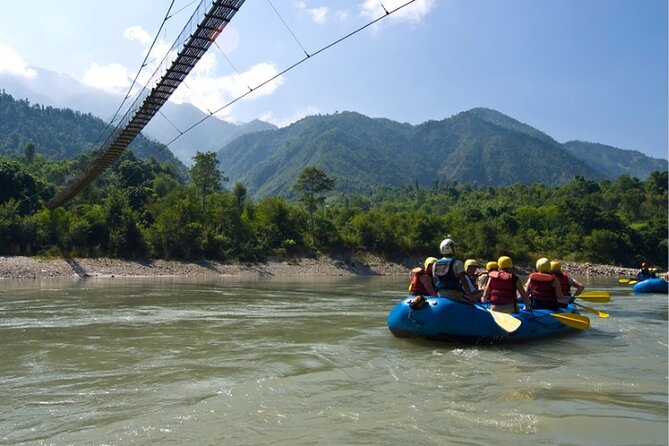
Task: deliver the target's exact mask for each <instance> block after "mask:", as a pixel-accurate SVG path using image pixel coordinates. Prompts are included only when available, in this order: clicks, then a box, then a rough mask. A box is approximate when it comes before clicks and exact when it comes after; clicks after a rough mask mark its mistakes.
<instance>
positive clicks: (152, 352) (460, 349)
mask: <svg viewBox="0 0 669 446" xmlns="http://www.w3.org/2000/svg"><path fill="white" fill-rule="evenodd" d="M588 285H589V287H590V288H591V289H592V288H593V287H595V288H596V289H607V290H609V291H610V292H611V293H612V294H613V298H612V301H611V303H609V304H594V303H589V304H588V305H589V306H594V307H596V308H601V309H602V310H605V311H606V312H608V313H609V314H610V315H611V317H610V318H608V319H599V318H596V316H595V315H590V316H591V318H592V326H593V329H592V330H589V331H587V332H584V333H581V334H579V335H577V336H570V337H567V338H559V339H552V340H547V341H545V342H534V343H529V344H524V345H514V346H476V347H472V346H462V345H458V344H450V343H437V342H431V341H426V340H417V339H412V340H407V339H398V338H394V337H393V336H392V335H391V334H390V332H389V331H388V329H387V328H386V325H385V318H386V316H387V314H388V311H389V310H390V308H391V307H392V306H393V305H395V303H396V302H397V301H398V300H399V299H400V297H401V293H402V292H403V290H404V289H405V287H406V283H405V281H404V280H399V279H396V278H383V277H376V278H352V279H350V278H346V279H332V280H323V279H322V278H317V279H314V280H304V281H300V282H294V281H289V280H266V279H263V280H262V281H259V280H258V281H239V280H234V279H231V278H222V279H220V280H211V281H207V282H202V281H198V280H184V279H175V278H169V279H110V280H99V279H95V280H84V281H59V282H58V281H56V282H4V283H2V284H0V287H1V288H0V289H2V298H1V299H0V331H1V336H2V343H0V357H2V361H0V403H1V404H2V407H3V412H2V413H3V416H2V417H0V444H54V445H66V444H68V445H69V444H76V445H89V444H119V445H121V444H142V445H146V444H160V445H164V444H174V445H183V444H185V443H188V442H192V443H193V444H217V445H220V444H229V445H240V444H245V445H265V444H279V445H298V444H305V445H307V444H309V445H311V444H378V445H387V444H409V443H410V444H418V445H443V444H467V445H490V444H496V445H507V444H508V445H512V444H513V445H517V444H530V443H536V444H551V445H554V444H559V445H562V444H564V445H600V444H601V445H638V444H648V445H663V444H667V410H668V405H667V375H668V371H667V307H668V305H667V297H666V296H661V295H645V296H643V297H642V298H640V297H633V296H632V295H631V292H630V291H629V289H628V288H624V287H620V286H618V285H617V284H614V283H612V281H605V280H601V281H599V282H592V283H589V284H588Z"/></svg>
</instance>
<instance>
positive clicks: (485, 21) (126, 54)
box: [0, 0, 669, 159]
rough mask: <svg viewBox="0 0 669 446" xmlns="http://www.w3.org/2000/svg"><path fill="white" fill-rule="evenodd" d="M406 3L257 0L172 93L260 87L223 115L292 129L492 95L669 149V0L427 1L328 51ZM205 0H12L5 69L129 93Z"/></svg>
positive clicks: (552, 122)
mask: <svg viewBox="0 0 669 446" xmlns="http://www.w3.org/2000/svg"><path fill="white" fill-rule="evenodd" d="M405 2H406V0H338V1H334V0H329V1H328V0H247V1H246V2H245V3H244V5H243V6H242V7H241V9H240V10H239V12H238V13H237V14H236V15H235V16H234V18H233V19H232V21H231V22H230V24H228V26H227V27H226V28H225V30H224V31H223V32H222V33H221V35H220V36H219V37H218V39H217V41H216V44H215V45H213V46H212V47H211V48H210V50H209V51H208V52H207V54H206V55H205V57H204V58H203V59H202V60H201V61H200V62H199V63H198V65H197V66H196V67H195V70H194V71H193V72H191V73H190V74H189V76H188V77H187V78H186V80H185V83H184V85H182V86H181V87H180V88H179V89H178V90H177V91H176V92H175V93H174V95H173V96H172V98H171V100H173V101H175V102H190V103H192V104H193V105H195V106H197V107H198V108H200V109H202V110H203V111H215V110H218V109H220V108H221V107H223V106H224V105H225V104H227V103H228V102H230V101H231V100H234V99H235V98H237V97H239V96H240V95H241V94H243V93H245V92H247V91H248V90H249V88H252V89H254V90H255V91H254V92H253V93H252V94H250V95H248V96H246V97H244V98H243V99H241V100H239V101H238V102H235V103H234V104H233V105H231V106H228V107H226V108H224V109H223V110H221V111H219V112H217V114H216V116H217V117H219V118H221V119H225V120H228V121H231V122H237V123H241V122H248V121H251V120H253V119H262V120H265V121H268V122H271V123H273V124H275V125H278V126H285V125H288V124H290V123H292V122H295V121H296V120H298V119H301V118H302V117H304V116H307V115H313V114H319V113H321V114H325V113H328V114H329V113H335V112H337V111H356V112H359V113H362V114H364V115H367V116H370V117H374V118H388V119H392V120H395V121H399V122H408V123H411V124H420V123H422V122H425V121H428V120H441V119H444V118H448V117H450V116H452V115H454V114H457V113H460V112H462V111H466V110H469V109H471V108H474V107H486V108H492V109H495V110H498V111H500V112H502V113H504V114H506V115H509V116H511V117H512V118H515V119H517V120H519V121H521V122H523V123H525V124H528V125H531V126H533V127H535V128H537V129H539V130H541V131H543V132H545V133H547V134H548V135H550V136H552V137H553V138H555V139H556V140H558V141H560V142H566V141H571V140H582V141H590V142H597V143H601V144H607V145H611V146H614V147H619V148H622V149H628V150H638V151H640V152H642V153H645V154H647V155H650V156H653V157H658V158H665V159H666V158H667V157H668V153H667V147H668V134H669V130H668V115H667V103H668V86H667V85H668V84H667V83H668V80H667V71H668V61H667V53H668V48H667V47H668V44H667V41H668V35H667V21H668V11H667V1H666V0H415V1H414V2H413V3H411V4H410V5H408V6H406V7H404V8H402V9H400V10H398V11H397V12H395V13H392V14H390V15H388V16H387V17H385V18H384V19H383V20H381V21H379V22H378V23H376V24H375V25H373V26H370V27H368V28H366V29H364V30H363V31H361V32H360V33H357V34H355V35H354V36H352V37H350V38H348V39H345V40H344V41H342V42H341V43H339V44H337V45H335V46H333V47H331V48H330V49H328V50H325V51H323V52H321V53H319V54H315V55H314V53H316V52H317V51H318V50H319V49H321V48H322V47H324V46H326V45H328V44H330V43H332V42H333V41H335V40H337V39H339V38H341V37H342V36H345V35H346V34H348V33H350V32H351V31H353V30H355V29H357V28H359V27H361V26H363V25H365V24H366V23H368V22H370V21H371V20H374V19H376V18H378V17H381V16H383V15H385V12H384V8H385V10H387V11H392V10H393V9H395V8H397V7H398V6H400V5H402V4H403V3H405ZM197 3H199V1H193V0H115V1H114V2H107V1H102V0H62V1H58V2H54V1H53V0H31V1H30V2H18V1H11V0H0V4H1V5H2V14H1V15H0V74H5V75H7V74H10V75H12V76H24V77H31V76H32V77H35V76H38V73H37V71H36V70H35V68H42V69H47V70H51V71H56V72H59V73H64V74H67V75H69V76H71V77H73V78H75V79H77V80H79V81H80V82H83V83H85V84H87V85H89V86H93V87H95V88H99V89H102V90H105V91H107V92H112V93H115V94H119V103H120V101H121V99H122V98H123V95H125V93H126V92H127V91H128V88H129V87H130V84H131V82H132V80H133V79H134V78H135V76H136V74H137V72H138V71H139V69H140V67H141V65H142V62H143V60H144V58H145V56H146V55H147V51H148V49H149V47H150V46H151V43H152V42H153V40H154V38H156V36H157V40H156V44H155V45H154V48H153V50H152V51H151V53H150V54H149V56H148V59H147V67H146V68H145V69H144V70H142V72H141V73H140V77H139V79H140V81H141V82H146V81H147V79H148V77H149V75H150V74H151V69H152V68H153V67H154V66H155V63H156V61H158V60H160V59H162V58H163V56H164V55H165V54H166V52H167V50H168V49H169V47H170V46H171V45H172V43H173V41H174V40H175V38H176V37H177V36H178V34H179V33H180V31H181V30H182V28H183V27H184V25H185V23H186V22H187V21H188V19H189V18H190V15H191V14H192V13H193V11H194V10H195V7H196V6H197ZM168 10H169V13H170V17H169V18H168V19H167V20H166V21H165V22H164V25H163V27H162V29H161V24H163V21H164V18H165V17H166V15H167V13H168ZM159 30H160V33H159V32H158V31H159ZM306 54H309V55H310V57H309V59H308V60H307V61H305V62H304V63H302V64H300V65H299V66H297V67H296V68H294V69H292V70H290V71H288V72H287V73H285V74H283V75H282V76H280V77H278V78H277V79H276V80H275V81H272V82H270V83H269V84H267V85H265V86H264V87H261V88H258V89H257V90H256V89H255V88H256V87H257V86H258V85H259V84H261V83H262V82H265V81H267V80H268V79H270V78H271V77H272V76H275V75H276V74H277V73H279V72H281V71H283V70H285V69H286V68H288V67H290V66H291V65H293V64H294V63H296V62H298V61H300V60H301V59H303V58H304V57H305V55H306ZM0 87H1V86H0ZM159 118H160V115H158V116H156V117H155V118H154V119H159Z"/></svg>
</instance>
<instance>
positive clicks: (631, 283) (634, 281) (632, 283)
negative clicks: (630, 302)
mask: <svg viewBox="0 0 669 446" xmlns="http://www.w3.org/2000/svg"><path fill="white" fill-rule="evenodd" d="M627 283H628V285H634V284H635V283H637V281H636V280H630V281H629V282H627Z"/></svg>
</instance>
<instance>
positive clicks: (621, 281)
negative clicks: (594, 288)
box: [618, 279, 630, 283]
mask: <svg viewBox="0 0 669 446" xmlns="http://www.w3.org/2000/svg"><path fill="white" fill-rule="evenodd" d="M629 281H630V280H629V279H618V283H629Z"/></svg>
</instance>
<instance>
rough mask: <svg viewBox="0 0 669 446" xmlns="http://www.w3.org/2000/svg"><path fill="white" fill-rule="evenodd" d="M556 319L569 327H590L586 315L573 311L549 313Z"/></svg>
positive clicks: (585, 328)
mask: <svg viewBox="0 0 669 446" xmlns="http://www.w3.org/2000/svg"><path fill="white" fill-rule="evenodd" d="M551 316H553V317H554V318H555V319H557V320H558V321H560V322H562V323H563V324H565V325H568V326H570V327H574V328H578V329H579V330H587V329H588V328H590V319H588V318H587V317H586V316H581V315H580V314H574V313H551Z"/></svg>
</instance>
